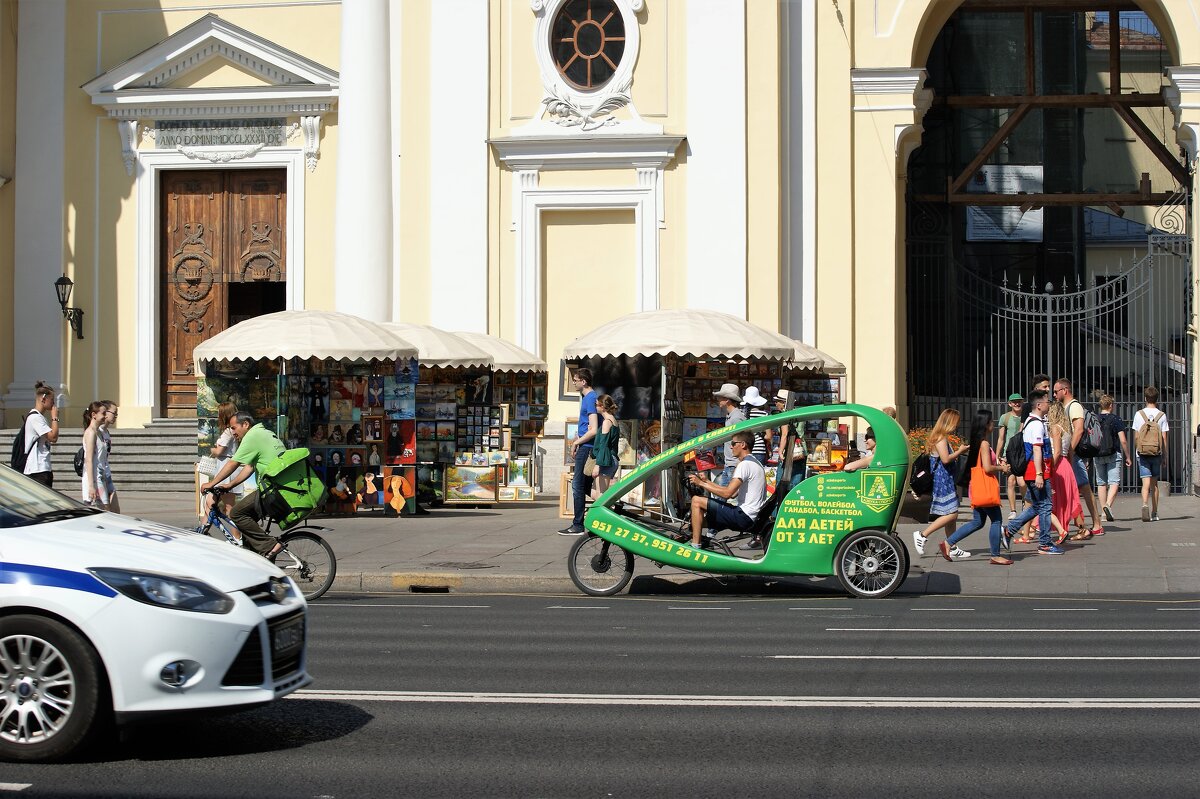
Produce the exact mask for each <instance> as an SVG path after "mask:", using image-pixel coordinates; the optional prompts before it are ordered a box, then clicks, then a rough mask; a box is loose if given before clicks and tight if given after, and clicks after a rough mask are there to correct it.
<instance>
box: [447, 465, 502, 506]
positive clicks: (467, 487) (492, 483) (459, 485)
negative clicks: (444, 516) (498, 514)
mask: <svg viewBox="0 0 1200 799" xmlns="http://www.w3.org/2000/svg"><path fill="white" fill-rule="evenodd" d="M495 501H496V470H495V469H494V468H492V467H490V466H485V467H482V468H479V467H474V466H447V467H446V498H445V502H446V504H448V505H449V504H452V503H458V504H464V503H465V504H479V503H481V502H495Z"/></svg>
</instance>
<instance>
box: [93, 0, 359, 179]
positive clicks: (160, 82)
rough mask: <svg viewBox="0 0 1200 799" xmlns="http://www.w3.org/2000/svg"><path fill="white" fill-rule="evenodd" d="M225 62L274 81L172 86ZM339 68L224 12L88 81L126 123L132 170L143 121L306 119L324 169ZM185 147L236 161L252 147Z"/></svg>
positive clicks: (204, 156)
mask: <svg viewBox="0 0 1200 799" xmlns="http://www.w3.org/2000/svg"><path fill="white" fill-rule="evenodd" d="M218 58H219V59H224V60H226V61H229V62H232V63H235V64H238V65H239V66H241V67H243V68H245V69H248V70H250V71H251V72H253V73H254V74H256V75H258V76H259V77H261V78H263V79H264V80H266V81H268V82H269V85H266V86H228V87H210V88H182V89H181V88H172V87H171V85H170V84H171V83H172V82H173V81H176V80H178V79H179V78H180V77H182V76H183V75H186V74H187V73H188V72H190V71H192V70H194V69H196V68H198V67H200V66H201V65H203V64H205V63H207V62H209V61H211V60H213V59H218ZM338 87H339V78H338V73H337V72H335V71H333V70H331V69H329V68H328V67H324V66H321V65H320V64H318V63H316V62H315V61H311V60H309V59H307V58H305V57H304V56H301V55H299V54H297V53H294V52H292V51H291V50H288V49H286V48H284V47H280V46H279V45H277V44H275V43H274V42H271V41H269V40H267V39H264V38H263V37H261V36H258V35H256V34H253V33H251V32H250V31H248V30H246V29H244V28H240V27H238V26H237V25H234V24H232V23H230V22H226V21H225V20H223V19H221V18H220V17H218V16H217V15H216V14H207V15H205V16H204V17H202V18H200V19H198V20H196V21H195V22H193V23H192V24H191V25H188V26H187V27H185V28H183V29H182V30H180V31H178V32H177V33H174V34H172V35H171V36H168V37H167V38H166V39H163V40H162V41H161V42H159V43H158V44H156V45H154V46H153V47H151V48H149V49H147V50H143V51H142V52H141V53H139V54H137V55H135V56H134V57H132V58H130V59H129V60H127V61H125V62H124V63H122V64H120V65H119V66H116V67H114V68H113V69H110V70H109V71H108V72H105V73H103V74H101V75H99V76H97V77H95V78H93V79H92V80H90V81H88V82H87V83H85V84H84V85H83V90H84V91H85V92H87V93H88V95H89V96H90V97H91V98H92V104H93V105H97V106H100V107H101V108H103V109H104V110H105V111H106V112H107V113H108V116H109V118H111V119H115V120H117V121H118V124H119V125H120V128H121V135H120V141H121V158H122V160H123V161H124V162H125V171H126V174H129V175H132V174H133V169H134V161H135V155H134V153H135V151H136V150H137V144H138V136H137V130H138V124H139V121H140V120H157V119H207V118H212V117H218V118H225V119H239V118H247V117H264V116H285V117H286V116H292V117H297V116H298V117H299V119H300V122H299V128H300V130H301V131H302V132H303V134H304V155H305V163H306V165H307V166H308V169H309V171H310V172H311V171H312V170H314V169H316V168H317V159H318V158H319V157H320V147H321V116H322V115H323V114H325V113H327V112H329V111H331V110H333V108H334V107H335V106H336V105H337V98H338ZM185 149H187V148H182V147H181V148H179V151H180V152H184V154H185V155H188V157H190V158H196V159H201V160H206V161H212V162H214V163H228V162H229V161H236V160H241V159H244V158H247V157H249V156H251V155H253V154H254V152H257V151H252V148H240V149H234V150H231V149H228V148H226V149H218V150H213V149H211V148H191V149H190V150H188V151H187V152H185Z"/></svg>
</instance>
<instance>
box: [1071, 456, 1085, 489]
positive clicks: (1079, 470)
mask: <svg viewBox="0 0 1200 799" xmlns="http://www.w3.org/2000/svg"><path fill="white" fill-rule="evenodd" d="M1071 471H1073V472H1075V485H1077V486H1085V485H1087V484H1088V473H1087V467H1086V466H1084V465H1083V459H1082V458H1080V457H1078V456H1075V455H1072V456H1071Z"/></svg>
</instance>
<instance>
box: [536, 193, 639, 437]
mask: <svg viewBox="0 0 1200 799" xmlns="http://www.w3.org/2000/svg"><path fill="white" fill-rule="evenodd" d="M540 235H541V239H542V318H543V319H544V320H545V323H544V328H545V338H544V340H543V342H542V347H543V352H546V353H548V354H549V355H550V356H551V357H547V358H546V359H545V360H546V363H547V364H549V365H550V384H551V391H550V400H551V407H550V417H551V418H552V419H562V418H564V417H566V416H573V415H575V413H576V412H577V411H578V408H579V403H578V401H577V400H575V401H559V400H558V392H557V391H555V390H554V388H555V386H556V382H555V375H556V374H557V373H558V368H557V366H558V362H559V355H560V354H561V353H562V350H563V347H565V346H566V345H567V344H568V343H569V342H571V341H572V340H573V339H575V338H576V337H578V336H580V335H582V334H584V333H587V332H588V331H590V330H592V329H594V328H596V327H599V326H600V325H602V324H604V323H605V322H607V321H609V320H611V319H616V318H617V317H618V316H624V315H625V314H627V313H630V312H631V311H633V310H635V305H634V302H635V297H636V271H635V259H636V250H637V227H636V226H635V225H634V221H633V211H624V210H619V211H547V212H545V213H543V214H542V226H541V231H540Z"/></svg>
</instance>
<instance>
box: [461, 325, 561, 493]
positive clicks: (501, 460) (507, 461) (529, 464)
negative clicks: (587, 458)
mask: <svg viewBox="0 0 1200 799" xmlns="http://www.w3.org/2000/svg"><path fill="white" fill-rule="evenodd" d="M455 335H456V336H458V337H460V338H462V339H464V340H466V341H467V342H468V343H470V344H472V345H474V346H476V347H478V348H479V349H481V350H483V351H484V352H486V353H487V354H488V355H489V356H491V358H492V373H491V374H492V386H491V390H492V400H491V406H490V408H489V419H488V425H487V427H488V430H487V435H488V437H489V442H488V444H489V447H490V446H491V440H492V439H494V437H495V436H496V432H495V431H496V424H495V423H494V421H495V420H496V419H497V418H498V419H499V435H500V447H499V450H498V451H497V450H496V448H495V447H491V449H490V450H488V449H486V448H485V449H483V450H482V451H477V450H476V449H475V446H472V447H471V448H470V449H468V450H463V451H460V452H459V453H458V454H457V458H458V459H459V460H461V461H463V462H464V463H463V464H462V465H467V464H466V463H465V462H466V461H468V460H469V461H470V466H471V467H473V468H478V464H479V462H480V461H481V460H486V464H485V465H495V466H496V475H497V478H496V498H497V501H498V502H500V503H506V502H532V501H534V500H535V499H536V498H537V495H538V491H539V489H540V486H541V482H542V480H541V473H542V469H541V466H542V459H541V451H540V448H539V446H538V441H539V440H540V439H541V437H542V433H543V429H544V426H545V422H546V416H547V414H548V411H549V405H548V402H549V398H548V394H549V388H548V376H547V371H546V362H545V361H543V360H542V359H541V358H538V357H537V356H536V355H534V354H533V353H531V352H528V351H527V350H524V349H521V348H520V347H518V346H516V345H515V344H512V343H510V342H508V341H506V340H504V339H502V338H498V337H496V336H491V335H488V334H486V333H469V332H457V333H455ZM480 435H483V433H482V431H481V433H480ZM481 456H483V457H481ZM456 465H457V464H456ZM468 476H470V475H468Z"/></svg>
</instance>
